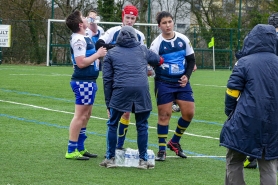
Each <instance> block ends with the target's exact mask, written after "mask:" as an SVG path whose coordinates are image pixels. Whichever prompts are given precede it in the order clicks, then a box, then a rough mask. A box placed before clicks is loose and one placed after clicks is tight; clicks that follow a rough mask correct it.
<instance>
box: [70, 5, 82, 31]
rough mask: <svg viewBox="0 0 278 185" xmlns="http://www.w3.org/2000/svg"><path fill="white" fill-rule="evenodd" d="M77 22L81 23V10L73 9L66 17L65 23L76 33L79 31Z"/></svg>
mask: <svg viewBox="0 0 278 185" xmlns="http://www.w3.org/2000/svg"><path fill="white" fill-rule="evenodd" d="M79 23H83V21H82V19H81V12H80V11H79V10H75V11H74V12H73V13H71V14H70V15H69V16H68V17H67V19H66V25H67V27H68V28H69V29H70V30H71V31H72V32H73V33H76V32H78V31H80V28H79Z"/></svg>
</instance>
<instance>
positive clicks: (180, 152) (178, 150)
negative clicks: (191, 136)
mask: <svg viewBox="0 0 278 185" xmlns="http://www.w3.org/2000/svg"><path fill="white" fill-rule="evenodd" d="M167 147H168V148H169V149H170V150H172V151H174V152H175V153H176V155H177V156H180V157H181V158H187V156H186V155H185V154H184V153H183V150H182V149H181V145H180V144H179V143H173V142H172V140H170V141H169V142H168V143H167Z"/></svg>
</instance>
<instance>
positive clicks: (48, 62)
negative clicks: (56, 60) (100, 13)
mask: <svg viewBox="0 0 278 185" xmlns="http://www.w3.org/2000/svg"><path fill="white" fill-rule="evenodd" d="M52 22H58V23H65V20H61V19H60V20H59V19H48V21H47V48H46V52H47V53H46V66H50V46H51V44H52V43H50V40H51V23H52ZM98 24H109V25H121V24H122V22H99V23H98ZM134 26H156V27H157V24H150V23H135V24H134ZM105 31H106V30H105Z"/></svg>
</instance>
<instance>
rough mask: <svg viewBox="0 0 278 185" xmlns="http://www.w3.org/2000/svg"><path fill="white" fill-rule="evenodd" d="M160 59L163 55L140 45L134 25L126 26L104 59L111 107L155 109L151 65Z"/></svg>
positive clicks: (105, 83)
mask: <svg viewBox="0 0 278 185" xmlns="http://www.w3.org/2000/svg"><path fill="white" fill-rule="evenodd" d="M159 61H160V57H159V55H157V54H155V53H154V52H152V51H150V50H148V49H147V47H146V46H144V45H140V42H138V41H137V36H136V33H135V30H134V29H133V28H132V27H130V26H124V27H122V29H121V31H120V33H119V35H118V38H117V42H116V47H114V48H113V49H110V50H109V51H108V53H107V55H106V56H105V58H104V62H103V87H104V95H105V103H106V106H107V108H113V109H116V110H118V111H121V112H135V113H140V112H146V111H151V110H152V102H151V96H150V92H149V82H148V76H147V65H148V63H149V64H151V65H152V66H156V65H159Z"/></svg>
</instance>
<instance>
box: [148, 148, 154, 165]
mask: <svg viewBox="0 0 278 185" xmlns="http://www.w3.org/2000/svg"><path fill="white" fill-rule="evenodd" d="M148 162H149V163H150V164H153V165H155V155H154V152H153V150H148Z"/></svg>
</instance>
